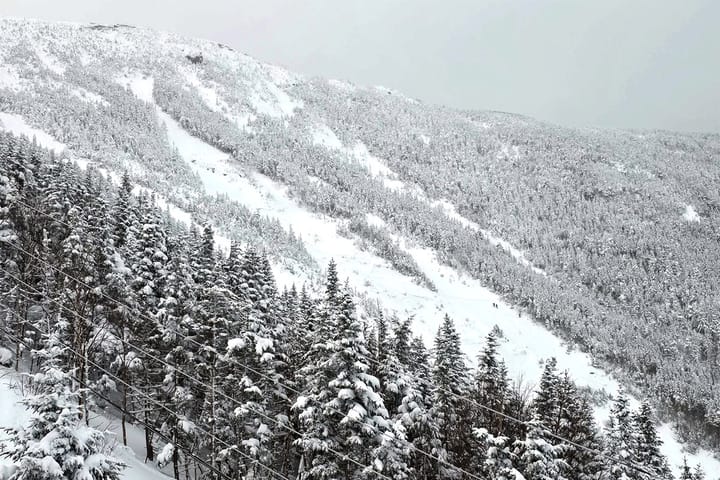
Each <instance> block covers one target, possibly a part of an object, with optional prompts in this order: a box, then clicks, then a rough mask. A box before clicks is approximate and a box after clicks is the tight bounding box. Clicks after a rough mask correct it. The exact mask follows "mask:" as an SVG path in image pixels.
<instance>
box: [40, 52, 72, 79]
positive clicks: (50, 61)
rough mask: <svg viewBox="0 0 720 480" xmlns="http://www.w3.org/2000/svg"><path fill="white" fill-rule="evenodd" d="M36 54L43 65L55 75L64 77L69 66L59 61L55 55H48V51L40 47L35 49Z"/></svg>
mask: <svg viewBox="0 0 720 480" xmlns="http://www.w3.org/2000/svg"><path fill="white" fill-rule="evenodd" d="M35 53H36V54H37V56H38V58H39V59H40V61H41V62H42V63H43V65H44V66H45V67H46V68H47V69H48V70H50V71H51V72H53V73H56V74H57V75H64V74H65V70H66V69H67V66H66V65H65V64H64V63H63V62H61V61H60V60H58V59H57V57H55V56H54V55H52V54H50V53H48V51H47V50H45V49H44V48H42V47H40V46H38V47H37V48H36V49H35Z"/></svg>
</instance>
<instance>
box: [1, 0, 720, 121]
mask: <svg viewBox="0 0 720 480" xmlns="http://www.w3.org/2000/svg"><path fill="white" fill-rule="evenodd" d="M0 15H2V16H15V17H27V18H38V19H42V20H50V21H75V22H97V23H126V24H131V25H138V26H144V27H149V28H154V29H158V30H166V31H171V32H174V33H177V34H181V35H185V36H190V37H201V38H205V39H209V40H213V41H217V42H221V43H225V44H227V45H229V46H231V47H233V48H235V49H237V50H239V51H242V52H245V53H247V54H249V55H251V56H253V57H255V58H257V59H258V60H261V61H263V62H266V63H271V64H278V65H282V66H284V67H285V68H288V69H289V70H292V71H296V72H298V73H301V74H304V75H309V76H321V77H327V78H337V79H342V80H348V81H351V82H353V83H355V84H359V85H383V86H385V87H388V88H392V89H395V90H398V91H401V92H403V93H404V94H406V95H408V96H411V97H414V98H418V99H420V100H422V101H424V102H426V103H432V104H441V105H446V106H448V107H453V108H458V109H463V110H494V111H502V112H509V113H515V114H520V115H526V116H530V117H533V118H536V119H538V120H541V121H547V122H551V123H555V124H560V125H566V126H570V127H600V128H618V129H664V130H676V131H684V132H712V133H720V115H718V114H717V113H716V111H717V110H718V107H720V80H719V79H720V31H718V29H716V28H715V25H714V23H715V22H714V20H713V19H717V18H720V2H712V1H710V0H690V1H688V2H683V4H682V5H679V4H675V3H672V2H651V1H649V0H641V1H638V2H633V3H632V4H626V3H625V2H621V1H620V0H610V1H608V2H604V3H602V4H595V3H587V2H573V1H570V0H559V1H554V2H547V3H544V4H543V5H538V2H532V1H530V0H517V1H514V2H503V1H500V0H490V1H485V2H478V1H472V0H453V1H452V2H449V3H444V4H442V5H441V4H440V3H437V2H431V1H429V0H413V1H412V2H409V1H406V0H397V1H383V0H368V1H365V2H359V1H355V0H349V1H348V2H343V3H341V4H335V3H333V2H330V1H329V0H308V1H306V2H303V3H302V4H297V3H294V2H289V1H283V0H267V1H264V2H257V3H255V2H233V1H230V0H207V1H205V2H194V1H189V0H178V1H174V2H173V1H170V0H159V1H155V2H153V3H148V2H140V1H139V0H128V1H125V2H122V3H118V2H111V1H88V0H71V1H67V2H62V4H56V2H54V1H52V0H4V1H3V4H2V5H1V6H0Z"/></svg>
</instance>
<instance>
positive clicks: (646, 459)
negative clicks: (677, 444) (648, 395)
mask: <svg viewBox="0 0 720 480" xmlns="http://www.w3.org/2000/svg"><path fill="white" fill-rule="evenodd" d="M633 422H634V423H635V430H636V432H637V442H636V445H635V448H636V453H635V457H636V458H637V461H638V462H639V463H640V465H642V466H643V467H644V468H645V469H646V470H650V471H651V472H652V474H651V475H647V474H642V475H643V476H642V477H641V478H643V479H644V480H645V479H646V480H650V477H652V478H653V479H658V480H672V478H673V475H672V472H671V470H670V467H669V466H668V463H667V458H665V456H664V455H663V454H662V453H661V452H660V447H661V446H662V440H661V439H660V437H659V436H658V433H657V429H656V427H655V422H654V420H653V410H652V407H651V406H650V404H649V403H648V402H647V401H644V402H642V404H641V405H640V410H639V411H638V412H637V413H636V414H635V415H634V417H633Z"/></svg>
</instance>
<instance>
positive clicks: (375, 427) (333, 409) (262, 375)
mask: <svg viewBox="0 0 720 480" xmlns="http://www.w3.org/2000/svg"><path fill="white" fill-rule="evenodd" d="M6 243H7V244H8V245H10V246H12V247H14V248H16V249H17V250H19V251H21V252H23V253H25V254H26V255H29V256H30V257H32V258H34V259H36V260H38V261H39V262H41V263H44V264H45V265H47V266H48V267H50V268H52V269H53V270H55V271H57V272H58V273H60V274H61V275H64V276H66V277H67V278H69V279H72V280H74V281H75V282H77V283H78V284H80V285H82V286H84V287H86V288H88V289H91V288H92V287H91V286H90V285H88V284H87V283H85V282H83V281H82V280H79V279H77V278H75V277H73V276H72V275H70V274H68V273H66V272H64V271H63V270H61V269H59V268H57V267H55V266H54V265H52V264H50V263H49V262H47V261H45V260H43V259H41V258H39V257H37V256H35V255H33V254H32V253H30V252H28V251H27V250H25V249H23V248H22V247H20V246H18V245H15V244H14V243H12V242H9V241H8V242H6ZM0 270H2V269H0ZM2 271H4V270H2ZM6 273H8V274H9V272H6ZM9 275H11V274H9ZM13 278H15V280H16V281H20V280H19V279H17V278H16V277H13ZM23 283H24V282H23ZM25 285H27V284H25ZM27 286H29V285H27ZM30 288H32V287H30ZM223 292H224V293H226V294H229V295H232V296H234V297H236V298H239V297H237V296H236V295H235V294H234V293H233V292H231V291H229V290H226V289H223ZM99 295H100V296H101V297H103V298H106V299H107V300H110V301H111V302H113V303H115V304H116V305H118V306H121V307H125V308H131V307H130V306H129V305H127V304H125V303H124V302H121V301H119V300H117V299H114V298H112V297H110V296H108V295H106V294H104V293H102V292H100V294H99ZM246 307H248V306H246ZM63 308H66V307H63ZM72 313H73V314H74V315H80V314H79V313H78V312H76V311H73V312H72ZM139 316H140V317H141V318H144V319H145V320H148V321H151V322H153V321H154V320H153V319H151V318H150V317H149V316H147V315H145V314H144V313H142V312H139ZM168 330H169V331H170V332H171V333H174V334H176V335H177V336H178V337H180V338H182V339H183V340H186V341H188V342H190V343H193V344H194V345H196V346H198V347H200V348H205V347H206V345H203V344H202V343H200V342H198V341H197V340H195V339H194V338H192V337H190V336H188V335H184V334H183V333H181V332H179V331H178V330H176V329H174V328H172V327H169V328H168ZM111 335H113V336H115V337H116V338H118V340H120V341H121V342H123V343H126V340H123V339H121V338H119V337H117V335H114V334H112V333H111ZM128 345H130V346H132V347H133V348H136V349H138V350H141V349H140V348H139V347H137V346H134V345H131V344H128ZM141 351H142V350H141ZM147 355H150V354H147ZM151 358H154V359H156V360H157V361H160V362H163V361H162V360H160V359H158V358H157V357H151ZM227 360H228V362H229V363H233V364H235V365H237V366H239V367H241V368H243V369H246V370H248V371H251V372H253V373H255V374H256V375H258V376H260V377H262V378H265V379H266V380H271V381H276V379H273V378H271V377H270V376H268V375H267V374H264V373H262V372H260V371H259V370H257V369H254V368H253V367H251V366H249V365H246V364H244V363H241V362H240V361H238V360H237V359H235V358H233V357H227ZM166 365H167V364H166ZM183 373H184V372H183ZM277 383H278V384H279V385H281V386H283V387H284V388H286V389H287V390H289V391H291V392H293V393H296V394H298V395H302V392H301V391H299V390H297V389H295V388H293V387H291V386H289V385H287V384H283V383H282V382H277ZM310 400H312V401H313V402H314V403H316V404H318V405H320V406H322V407H323V408H327V409H328V410H331V411H333V412H335V413H338V414H340V415H345V413H343V412H341V411H340V410H338V409H336V408H334V407H332V406H328V405H325V404H323V403H322V402H320V401H319V400H316V399H314V398H312V399H310ZM256 413H257V412H256ZM355 421H357V422H358V423H359V420H355ZM363 426H368V427H370V428H371V429H373V430H374V431H375V433H376V434H379V435H381V436H383V437H385V438H386V439H392V437H390V435H389V434H388V432H382V431H380V429H379V428H378V427H377V426H376V425H372V424H363ZM408 447H409V448H410V449H411V450H412V451H415V452H418V453H420V454H422V455H424V456H426V457H428V458H431V459H433V460H435V461H438V462H440V463H442V464H444V465H446V466H448V467H452V468H454V469H457V470H458V471H460V472H462V473H464V474H466V475H468V476H469V477H470V478H473V479H475V480H483V479H482V477H480V476H478V475H476V474H473V473H471V472H468V471H467V470H465V469H463V468H461V467H459V466H457V465H454V464H452V463H450V462H448V461H447V460H443V459H442V458H440V457H439V456H437V455H434V454H432V453H429V452H426V451H424V450H422V449H420V448H418V447H416V446H415V445H413V444H411V443H409V444H408Z"/></svg>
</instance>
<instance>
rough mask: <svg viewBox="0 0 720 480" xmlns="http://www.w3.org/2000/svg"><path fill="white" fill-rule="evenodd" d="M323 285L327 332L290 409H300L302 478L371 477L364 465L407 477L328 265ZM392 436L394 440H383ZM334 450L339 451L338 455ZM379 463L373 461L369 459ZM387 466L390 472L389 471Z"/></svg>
mask: <svg viewBox="0 0 720 480" xmlns="http://www.w3.org/2000/svg"><path fill="white" fill-rule="evenodd" d="M328 270H329V273H328V282H327V285H326V294H327V304H328V305H327V306H326V307H328V308H329V309H330V310H329V311H328V312H327V314H328V315H329V317H328V318H329V321H330V325H329V327H330V328H328V329H323V330H322V331H324V332H332V335H331V336H330V337H329V338H327V339H326V340H325V341H324V342H318V343H316V344H315V345H314V346H313V350H314V352H313V353H314V355H312V356H311V360H312V363H310V364H308V365H307V366H306V367H304V368H303V369H302V373H303V375H304V376H305V377H306V378H307V379H308V380H307V387H306V389H307V393H306V395H304V396H302V397H300V398H299V399H298V400H297V401H296V403H295V405H294V409H295V410H296V411H298V412H299V420H300V422H301V424H302V425H303V436H302V438H300V439H299V440H298V441H297V443H298V445H299V446H300V447H301V448H302V450H303V456H304V459H303V468H304V471H302V472H301V478H309V479H328V480H329V479H335V478H364V477H365V476H372V471H371V470H370V471H367V470H366V469H365V468H363V467H361V466H360V465H369V466H371V468H373V469H377V470H379V471H381V472H383V474H386V475H388V476H390V477H391V478H392V476H393V475H395V474H397V475H399V478H406V477H404V476H402V475H405V474H404V473H402V472H404V471H405V470H406V468H407V466H406V465H405V464H404V463H403V462H399V461H398V458H400V457H401V456H402V453H401V449H400V448H399V444H402V441H403V439H402V438H398V437H397V433H398V432H397V431H395V430H394V429H392V427H391V424H390V422H389V420H388V412H387V410H386V409H385V406H384V405H383V402H382V398H381V397H380V395H379V394H378V391H379V388H380V385H379V382H378V380H377V378H376V377H374V376H372V375H370V374H369V366H368V365H367V362H366V358H367V357H368V356H369V355H370V352H368V351H367V347H366V345H365V342H364V339H363V335H362V329H361V326H360V323H359V321H358V319H357V317H356V315H355V311H354V305H353V302H352V299H351V297H350V294H349V293H348V292H346V291H345V292H343V291H340V290H339V289H337V272H336V270H335V267H334V263H331V264H330V267H329V269H328ZM388 439H393V440H388ZM333 451H334V452H340V453H341V454H342V455H343V456H338V455H336V454H335V453H333ZM371 455H372V457H374V458H377V459H378V460H379V461H378V462H372V461H371V460H372V457H371ZM391 470H392V471H391Z"/></svg>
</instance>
